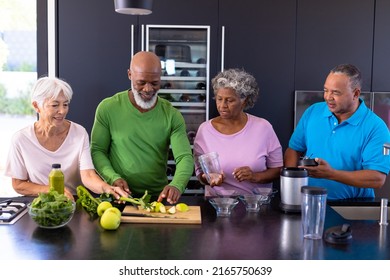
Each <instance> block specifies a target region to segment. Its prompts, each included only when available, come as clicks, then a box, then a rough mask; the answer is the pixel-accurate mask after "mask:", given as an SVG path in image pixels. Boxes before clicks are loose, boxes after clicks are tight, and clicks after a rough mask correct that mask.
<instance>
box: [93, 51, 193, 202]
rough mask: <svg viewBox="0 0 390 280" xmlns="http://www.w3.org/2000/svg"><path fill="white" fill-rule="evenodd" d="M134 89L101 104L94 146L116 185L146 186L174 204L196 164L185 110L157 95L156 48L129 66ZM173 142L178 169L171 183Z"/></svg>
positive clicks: (138, 191)
mask: <svg viewBox="0 0 390 280" xmlns="http://www.w3.org/2000/svg"><path fill="white" fill-rule="evenodd" d="M127 73H128V77H129V80H131V89H129V90H126V91H122V92H119V93H117V94H115V95H113V96H111V97H108V98H106V99H104V100H103V101H102V102H101V103H100V104H99V105H98V107H97V110H96V115H95V121H94V125H93V128H92V135H91V152H92V159H93V163H94V165H95V168H96V169H97V171H98V172H99V174H100V175H101V176H102V177H103V178H104V179H105V180H106V181H107V182H108V183H109V184H112V185H113V186H114V190H115V189H116V188H121V189H123V190H125V191H127V192H128V193H129V194H132V195H133V196H134V197H139V196H141V195H142V194H144V192H145V190H147V191H148V193H150V194H151V195H153V196H158V199H157V200H158V201H162V200H163V199H164V198H165V199H166V200H167V202H168V203H171V204H174V203H176V202H177V201H178V199H179V198H180V196H181V194H182V193H183V191H184V189H185V187H186V185H187V183H188V181H189V179H190V177H191V175H192V173H193V170H194V162H193V156H192V152H191V146H190V143H189V140H188V138H187V134H186V126H185V122H184V118H183V116H182V115H181V113H180V112H179V111H178V110H177V109H176V108H174V107H173V106H172V105H171V103H170V102H169V101H167V100H165V99H163V98H160V97H158V96H157V93H158V90H159V89H160V81H161V62H160V59H159V58H158V57H157V56H156V55H155V54H154V53H152V52H139V53H137V54H135V55H134V56H133V58H132V60H131V63H130V69H128V71H127ZM169 145H171V148H172V152H173V156H174V159H175V162H176V171H175V174H174V177H173V179H172V181H171V182H170V183H168V179H167V175H166V170H167V161H168V152H169Z"/></svg>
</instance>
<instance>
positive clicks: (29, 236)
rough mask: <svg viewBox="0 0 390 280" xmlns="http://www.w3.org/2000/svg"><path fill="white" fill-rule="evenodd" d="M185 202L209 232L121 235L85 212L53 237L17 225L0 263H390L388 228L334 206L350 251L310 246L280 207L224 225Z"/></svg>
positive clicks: (163, 227) (179, 229)
mask: <svg viewBox="0 0 390 280" xmlns="http://www.w3.org/2000/svg"><path fill="white" fill-rule="evenodd" d="M16 199H20V200H24V199H27V198H23V197H18V198H16ZM29 199H30V200H31V198H29ZM181 200H182V201H183V202H186V203H188V204H189V205H200V206H201V213H202V224H200V225H178V224H129V223H122V224H121V225H120V227H119V228H118V229H117V230H116V231H105V230H104V229H102V228H101V227H100V225H99V221H98V219H97V218H91V217H90V216H89V215H88V213H87V212H85V211H84V209H82V208H77V210H76V213H75V215H74V217H73V219H72V220H71V222H70V223H69V224H68V225H67V226H65V227H63V228H60V229H55V230H47V229H41V228H39V227H37V226H36V224H35V223H34V221H33V220H32V219H31V218H30V217H29V215H28V214H26V215H24V216H23V217H22V218H21V219H20V220H19V221H17V222H16V223H15V224H13V225H0V240H1V250H0V259H7V260H17V259H35V260H70V259H73V260H78V259H87V260H99V259H100V260H115V259H116V260H127V259H134V260H155V259H161V260H233V259H241V260H261V259H262V260H300V259H314V260H317V259H320V260H322V259H326V260H339V259H345V260H371V259H372V260H375V259H382V260H389V259H390V241H389V240H390V233H389V231H388V230H387V226H380V225H379V224H378V221H374V220H369V221H358V220H353V221H352V220H351V221H346V220H344V219H343V218H342V217H341V216H340V215H338V214H337V213H336V212H335V211H334V210H333V209H332V208H331V207H330V206H327V213H326V219H325V229H327V228H329V227H333V226H337V225H342V224H344V223H346V222H347V223H349V224H350V225H351V229H352V236H353V238H352V242H351V243H350V244H347V245H332V244H329V243H326V242H325V241H324V240H306V239H303V238H302V236H301V220H300V219H301V217H300V215H299V214H286V213H284V212H281V211H280V210H279V207H278V200H277V199H273V201H272V202H271V205H265V206H262V209H261V210H260V212H259V213H254V214H253V213H246V211H245V206H244V205H243V204H242V202H240V203H239V204H238V205H237V206H236V208H235V209H234V210H233V213H232V216H231V217H229V218H222V217H219V218H217V217H216V215H215V211H214V209H213V208H212V206H211V205H210V204H209V203H208V202H207V201H205V199H204V198H203V197H197V196H188V197H187V196H183V197H182V199H181ZM343 203H344V204H345V203H347V202H343ZM375 205H378V203H377V202H376V203H375Z"/></svg>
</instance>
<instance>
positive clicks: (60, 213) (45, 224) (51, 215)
mask: <svg viewBox="0 0 390 280" xmlns="http://www.w3.org/2000/svg"><path fill="white" fill-rule="evenodd" d="M27 209H28V214H29V215H30V217H31V218H32V219H33V220H34V222H35V223H36V224H37V225H38V226H39V227H41V228H50V229H55V228H60V227H63V226H65V225H66V224H67V223H69V221H70V220H71V219H72V217H73V214H74V212H75V210H76V202H74V201H72V202H71V204H70V205H68V206H67V207H64V208H59V209H55V208H54V207H52V208H34V207H32V206H31V203H29V204H27Z"/></svg>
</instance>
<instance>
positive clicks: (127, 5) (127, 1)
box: [114, 0, 153, 15]
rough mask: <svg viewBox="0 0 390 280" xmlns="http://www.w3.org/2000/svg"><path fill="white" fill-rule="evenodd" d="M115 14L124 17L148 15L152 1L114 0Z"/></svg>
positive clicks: (150, 11)
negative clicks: (123, 15)
mask: <svg viewBox="0 0 390 280" xmlns="http://www.w3.org/2000/svg"><path fill="white" fill-rule="evenodd" d="M114 4H115V12H117V13H120V14H125V15H149V14H151V13H152V6H153V0H114Z"/></svg>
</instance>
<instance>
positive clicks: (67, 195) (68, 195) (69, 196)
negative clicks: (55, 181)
mask: <svg viewBox="0 0 390 280" xmlns="http://www.w3.org/2000/svg"><path fill="white" fill-rule="evenodd" d="M48 187H49V186H48ZM49 188H50V187H49ZM64 195H65V196H66V197H67V198H69V199H70V200H72V201H74V196H73V194H72V192H71V191H69V190H68V188H65V189H64Z"/></svg>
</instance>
